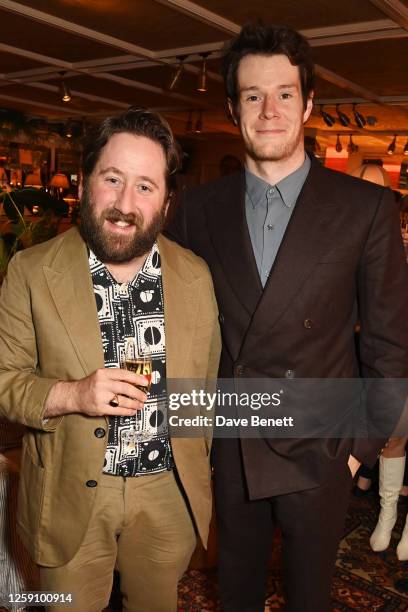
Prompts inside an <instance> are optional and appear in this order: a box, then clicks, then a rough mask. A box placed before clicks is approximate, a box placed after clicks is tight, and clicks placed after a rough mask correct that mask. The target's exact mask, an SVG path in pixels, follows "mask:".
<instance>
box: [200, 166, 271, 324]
mask: <svg viewBox="0 0 408 612" xmlns="http://www.w3.org/2000/svg"><path fill="white" fill-rule="evenodd" d="M206 215H207V220H208V226H209V235H210V237H211V240H212V243H213V246H214V248H215V250H216V252H217V255H218V259H219V262H220V264H221V267H222V268H223V269H224V271H225V278H226V282H229V283H230V285H231V288H232V290H233V291H234V293H235V295H236V297H237V298H238V300H239V301H240V302H241V303H242V304H243V305H244V307H245V308H246V310H247V311H248V314H250V315H252V313H253V312H254V310H255V308H256V305H257V303H258V300H259V298H260V297H261V295H262V285H261V281H260V278H259V273H258V269H257V267H256V261H255V256H254V253H253V250H252V245H251V239H250V236H249V231H248V226H247V222H246V217H245V173H244V172H240V173H239V174H237V173H234V174H232V175H230V176H228V177H226V178H225V181H224V183H223V190H222V191H221V190H220V191H219V193H218V194H217V197H216V198H215V199H214V200H212V201H208V202H207V204H206Z"/></svg>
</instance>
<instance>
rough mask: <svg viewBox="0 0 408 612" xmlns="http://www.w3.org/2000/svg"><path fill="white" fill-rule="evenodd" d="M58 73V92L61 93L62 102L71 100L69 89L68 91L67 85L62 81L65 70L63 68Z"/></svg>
mask: <svg viewBox="0 0 408 612" xmlns="http://www.w3.org/2000/svg"><path fill="white" fill-rule="evenodd" d="M59 74H60V76H61V83H60V86H59V89H60V94H61V99H62V101H63V102H69V101H70V100H71V97H72V96H71V91H70V89H69V87H68V85H67V84H66V82H65V81H64V76H65V71H64V70H63V71H62V72H60V73H59Z"/></svg>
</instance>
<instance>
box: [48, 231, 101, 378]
mask: <svg viewBox="0 0 408 612" xmlns="http://www.w3.org/2000/svg"><path fill="white" fill-rule="evenodd" d="M64 238H65V239H64V241H63V242H62V243H61V248H60V250H59V252H58V254H57V256H56V257H55V260H54V262H53V265H52V266H49V267H48V266H44V267H43V270H44V275H45V277H46V280H47V284H48V288H49V291H50V293H51V296H52V299H53V301H54V304H55V307H56V309H57V311H58V314H59V316H60V317H61V320H62V322H63V324H64V327H65V329H66V332H67V335H68V336H69V338H70V340H71V342H72V345H73V347H74V350H75V353H76V356H77V358H78V360H79V362H80V364H81V366H82V368H83V370H84V375H86V376H87V375H89V374H91V373H92V372H94V371H95V370H97V369H98V368H103V367H104V357H103V348H102V341H101V333H100V327H99V321H98V314H97V310H96V303H95V297H94V292H93V287H92V280H91V275H90V272H89V265H88V254H87V249H86V246H85V243H84V242H83V240H82V238H81V237H80V235H79V233H78V231H77V230H76V229H73V230H71V231H68V232H66V234H65V236H64Z"/></svg>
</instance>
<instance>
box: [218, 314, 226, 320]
mask: <svg viewBox="0 0 408 612" xmlns="http://www.w3.org/2000/svg"><path fill="white" fill-rule="evenodd" d="M218 320H219V322H220V323H224V320H225V319H224V315H223V314H222V312H220V314H219V316H218Z"/></svg>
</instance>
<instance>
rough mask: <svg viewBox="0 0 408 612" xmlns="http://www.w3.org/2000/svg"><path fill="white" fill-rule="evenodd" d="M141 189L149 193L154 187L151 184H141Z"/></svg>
mask: <svg viewBox="0 0 408 612" xmlns="http://www.w3.org/2000/svg"><path fill="white" fill-rule="evenodd" d="M139 190H140V191H142V192H143V193H147V192H149V191H152V188H151V187H150V186H149V185H144V184H141V185H139Z"/></svg>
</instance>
